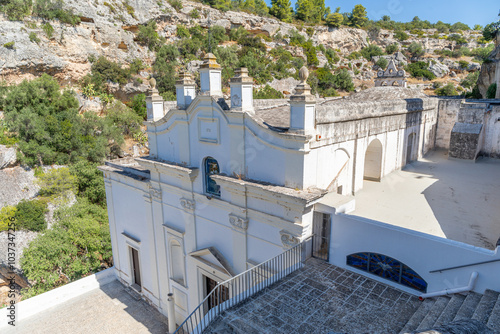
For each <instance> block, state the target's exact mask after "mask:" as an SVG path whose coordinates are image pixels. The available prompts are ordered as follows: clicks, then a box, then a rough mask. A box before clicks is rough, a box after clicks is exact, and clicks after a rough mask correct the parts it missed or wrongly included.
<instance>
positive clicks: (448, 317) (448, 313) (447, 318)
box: [434, 293, 465, 327]
mask: <svg viewBox="0 0 500 334" xmlns="http://www.w3.org/2000/svg"><path fill="white" fill-rule="evenodd" d="M464 300H465V296H464V295H461V294H458V293H456V294H454V295H452V296H451V300H450V302H449V303H448V305H446V307H445V309H444V310H443V313H441V315H440V316H439V318H438V319H437V320H436V322H435V324H434V326H435V327H437V326H441V325H446V324H448V323H450V322H452V321H453V319H454V318H455V316H456V315H457V312H458V310H459V309H460V306H462V304H463V302H464Z"/></svg>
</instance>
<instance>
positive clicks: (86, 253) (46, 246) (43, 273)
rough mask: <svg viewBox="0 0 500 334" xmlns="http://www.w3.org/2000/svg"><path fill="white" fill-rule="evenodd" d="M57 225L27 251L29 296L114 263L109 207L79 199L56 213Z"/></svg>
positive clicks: (23, 263)
mask: <svg viewBox="0 0 500 334" xmlns="http://www.w3.org/2000/svg"><path fill="white" fill-rule="evenodd" d="M55 218H56V221H57V222H56V224H55V225H54V227H53V228H52V229H50V230H48V231H46V232H45V233H44V234H40V235H38V236H37V238H36V239H35V240H33V241H32V242H31V243H30V245H29V246H28V247H27V248H26V249H25V250H24V252H23V256H22V258H21V268H22V269H23V271H24V274H25V275H26V277H27V278H28V279H29V280H30V281H31V282H33V285H32V286H31V287H29V288H27V289H23V290H22V291H21V293H22V295H23V298H28V297H30V296H34V295H37V294H40V293H42V292H46V291H48V290H51V289H53V288H55V287H58V286H61V285H63V284H65V283H67V282H69V281H73V280H76V279H79V278H81V277H84V276H87V275H89V274H92V273H94V272H97V271H99V270H101V269H104V268H108V267H110V266H111V265H112V252H111V241H110V235H109V226H108V223H107V219H108V218H107V212H106V209H104V208H102V207H99V206H97V205H94V204H90V203H88V201H86V200H85V199H78V201H77V203H76V204H75V205H73V206H72V207H64V208H62V209H60V210H58V211H57V212H56V214H55Z"/></svg>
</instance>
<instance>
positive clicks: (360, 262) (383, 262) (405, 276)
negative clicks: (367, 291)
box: [346, 252, 427, 292]
mask: <svg viewBox="0 0 500 334" xmlns="http://www.w3.org/2000/svg"><path fill="white" fill-rule="evenodd" d="M346 263H347V265H349V266H351V267H354V268H357V269H359V270H364V271H367V272H369V273H371V274H373V275H377V276H380V277H383V278H385V279H388V280H391V281H393V282H396V283H399V284H401V285H404V286H407V287H409V288H412V289H415V290H418V291H421V292H427V282H426V281H425V280H424V279H423V278H422V277H421V276H420V275H418V274H417V273H416V272H415V271H414V270H413V269H411V268H410V267H408V266H407V265H406V264H404V263H402V262H400V261H398V260H396V259H393V258H392V257H390V256H387V255H383V254H378V253H369V252H363V253H356V254H351V255H348V256H347V262H346Z"/></svg>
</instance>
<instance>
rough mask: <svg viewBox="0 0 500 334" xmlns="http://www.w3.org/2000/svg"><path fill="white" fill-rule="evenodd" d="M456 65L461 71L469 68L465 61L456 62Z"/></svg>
mask: <svg viewBox="0 0 500 334" xmlns="http://www.w3.org/2000/svg"><path fill="white" fill-rule="evenodd" d="M458 64H459V65H460V68H461V69H462V70H466V69H467V68H468V67H469V62H468V61H465V60H460V61H458Z"/></svg>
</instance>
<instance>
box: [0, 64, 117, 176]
mask: <svg viewBox="0 0 500 334" xmlns="http://www.w3.org/2000/svg"><path fill="white" fill-rule="evenodd" d="M3 107H4V112H5V123H6V125H7V128H8V130H9V131H10V132H11V133H15V134H16V136H17V138H19V146H18V150H19V151H20V152H21V154H19V155H18V157H19V160H20V161H21V163H24V164H26V165H29V166H33V165H36V164H39V165H43V164H61V165H63V164H68V163H70V162H74V161H77V160H78V159H81V158H82V157H83V158H86V159H90V160H92V161H96V162H100V161H102V159H104V158H105V157H106V155H107V154H110V153H111V148H112V147H114V148H115V149H116V145H119V143H121V142H123V137H122V136H121V134H120V133H119V131H118V132H117V131H116V130H114V129H113V128H112V127H109V124H106V123H105V122H104V120H103V119H101V118H99V117H98V116H97V115H95V114H94V113H89V112H87V113H84V114H83V115H79V114H78V101H77V100H76V98H75V97H74V94H73V93H72V92H71V91H63V92H61V91H60V88H59V84H58V83H57V81H56V80H54V79H53V78H52V77H50V76H49V75H47V74H43V75H42V76H41V77H40V78H38V79H35V80H32V81H23V82H22V83H21V84H19V85H18V86H12V87H10V89H9V91H8V92H7V93H6V96H5V98H4V99H3ZM118 148H119V147H118Z"/></svg>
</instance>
